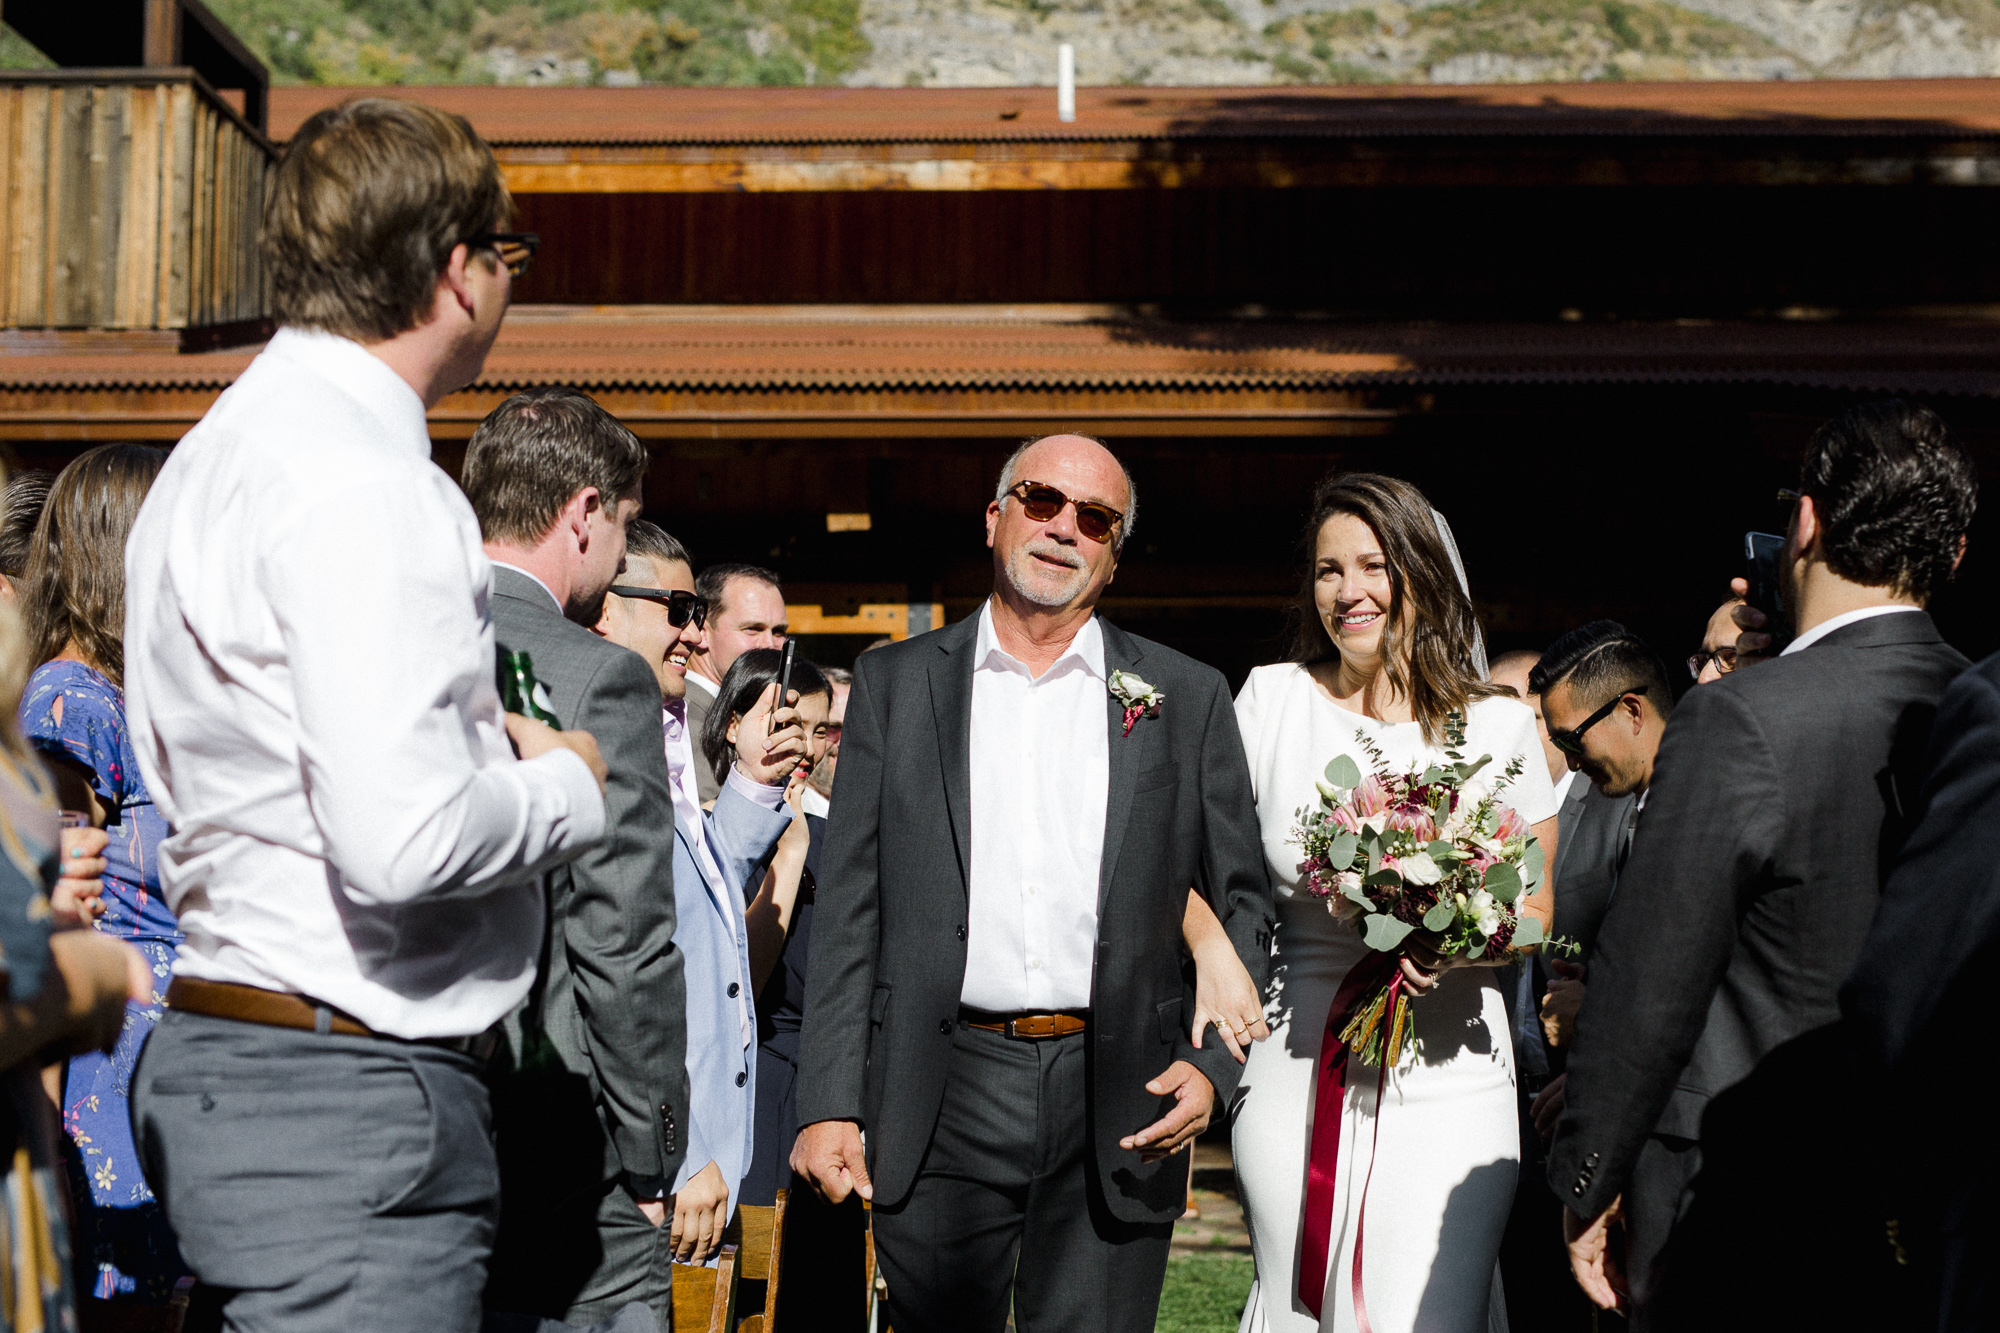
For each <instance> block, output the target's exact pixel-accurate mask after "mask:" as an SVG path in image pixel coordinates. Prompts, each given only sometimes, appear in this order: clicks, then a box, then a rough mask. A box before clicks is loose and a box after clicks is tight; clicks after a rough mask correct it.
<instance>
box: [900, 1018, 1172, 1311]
mask: <svg viewBox="0 0 2000 1333" xmlns="http://www.w3.org/2000/svg"><path fill="white" fill-rule="evenodd" d="M1087 1062H1088V1044H1087V1042H1086V1040H1085V1039H1084V1038H1083V1037H1081V1036H1076V1037H1066V1038H1061V1039H1056V1040H1049V1041H1015V1040H1013V1039H1011V1038H1008V1037H1006V1036H1004V1035H1002V1034H1000V1033H997V1032H986V1031H982V1030H980V1029H978V1028H970V1027H967V1026H966V1025H965V1024H963V1023H960V1024H959V1026H958V1032H957V1034H956V1036H955V1037H954V1038H953V1040H952V1051H951V1069H950V1073H949V1074H948V1075H947V1078H946V1082H945V1091H944V1104H943V1106H942V1107H941V1108H940V1110H939V1112H938V1120H937V1128H936V1129H935V1130H934V1131H933V1132H932V1135H931V1142H930V1147H929V1148H928V1150H927V1151H926V1153H925V1156H924V1162H923V1165H922V1167H921V1168H919V1170H918V1172H917V1179H916V1184H915V1185H914V1186H912V1188H911V1191H910V1195H909V1197H908V1198H907V1199H906V1200H904V1201H903V1202H902V1203H901V1204H899V1205H897V1206H896V1207H893V1208H882V1207H878V1208H877V1209H876V1210H875V1246H876V1255H877V1259H878V1261H879V1264H880V1267H881V1271H882V1275H883V1277H884V1278H885V1279H886V1280H887V1282H888V1286H889V1298H888V1299H889V1323H890V1325H891V1326H892V1327H894V1328H895V1330H896V1333H1000V1330H1001V1329H1003V1328H1005V1327H1006V1324H1007V1304H1008V1300H1007V1298H1008V1295H1009V1292H1010V1291H1011V1292H1012V1294H1013V1298H1014V1325H1015V1327H1016V1328H1017V1329H1018V1330H1020V1333H1097V1331H1098V1330H1102V1331H1103V1333H1152V1329H1153V1324H1154V1320H1155V1317H1156V1316H1157V1314H1158V1312H1159V1305H1160V1286H1161V1284H1162V1283H1163V1282H1164V1281H1165V1280H1166V1272H1167V1247H1168V1244H1169V1243H1170V1242H1171V1241H1172V1239H1173V1224H1172V1223H1171V1222H1163V1223H1160V1224H1158V1225H1156V1226H1140V1225H1134V1224H1131V1223H1127V1222H1121V1221H1119V1220H1117V1219H1116V1218H1114V1217H1112V1216H1111V1213H1110V1210H1109V1209H1108V1208H1106V1207H1105V1204H1104V1195H1103V1190H1102V1188H1101V1186H1100V1185H1099V1182H1098V1179H1097V1169H1096V1165H1095V1156H1096V1155H1095V1153H1094V1151H1093V1149H1092V1144H1091V1126H1090V1109H1089V1103H1088V1088H1089V1078H1088V1071H1087Z"/></svg>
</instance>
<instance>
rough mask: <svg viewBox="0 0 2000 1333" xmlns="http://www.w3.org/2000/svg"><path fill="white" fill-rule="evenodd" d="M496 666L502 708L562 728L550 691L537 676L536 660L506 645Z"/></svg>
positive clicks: (558, 729) (499, 655) (557, 728)
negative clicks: (552, 706)
mask: <svg viewBox="0 0 2000 1333" xmlns="http://www.w3.org/2000/svg"><path fill="white" fill-rule="evenodd" d="M495 665H496V668H497V674H498V676H499V681H498V684H499V686H500V707H501V710H502V711H504V712H508V713H519V714H520V715H521V716H522V717H532V718H534V719H535V720H536V721H538V722H546V723H548V724H549V725H550V726H552V727H554V728H555V729H556V730H557V731H561V730H562V723H560V722H558V721H556V715H555V714H554V713H552V712H550V711H549V706H548V699H549V696H548V692H547V691H546V690H544V689H543V688H542V686H541V682H540V681H538V680H536V679H535V663H534V659H532V658H530V657H529V656H528V655H527V654H526V653H515V652H509V651H507V650H506V649H504V648H503V649H501V650H500V652H499V654H498V661H497V663H496V664H495Z"/></svg>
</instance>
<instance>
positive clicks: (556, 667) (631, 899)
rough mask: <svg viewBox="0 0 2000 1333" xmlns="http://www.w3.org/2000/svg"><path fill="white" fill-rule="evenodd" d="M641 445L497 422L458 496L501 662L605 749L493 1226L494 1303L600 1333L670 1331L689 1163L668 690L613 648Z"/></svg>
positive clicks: (555, 403) (600, 417) (502, 1103)
mask: <svg viewBox="0 0 2000 1333" xmlns="http://www.w3.org/2000/svg"><path fill="white" fill-rule="evenodd" d="M647 463H648V458H647V454H646V448H645V446H644V445H642V444H641V443H640V442H639V441H638V440H637V439H636V438H635V437H634V436H633V435H632V433H631V432H630V431H628V430H626V429H625V428H624V427H623V426H621V425H619V424H618V423H617V422H616V421H615V420H613V419H612V418H611V416H610V414H608V413H606V412H605V411H604V410H603V409H602V408H600V407H599V406H598V405H597V404H596V403H594V402H592V401H591V400H590V399H589V398H588V397H586V396H585V395H583V394H581V393H578V392H576V391H575V390H573V389H564V388H549V389H535V390H531V391H529V392H526V393H521V394H516V395H515V396H514V397H512V398H510V399H508V400H507V401H506V402H504V403H502V404H501V405H500V406H499V407H498V408H495V409H494V411H493V413H492V415H490V416H489V417H487V418H486V420H485V421H484V422H482V423H481V424H480V427H479V429H478V431H477V432H475V433H474V435H473V437H472V442H471V444H470V445H469V446H468V447H467V449H466V455H465V467H464V476H463V485H464V487H465V492H466V495H467V496H468V497H469V498H470V499H471V501H472V507H473V512H474V513H475V514H477V515H478V517H479V527H480V533H481V535H482V536H483V538H484V539H485V543H486V554H487V556H488V557H489V558H490V559H491V560H492V561H493V566H494V568H493V607H492V614H493V627H494V637H495V639H496V641H497V643H498V646H499V649H500V651H501V652H502V653H503V654H504V653H506V652H510V651H511V652H526V653H528V654H530V655H531V656H532V659H533V662H534V668H535V674H536V676H537V678H538V680H539V681H540V683H541V686H542V688H543V689H544V690H545V691H546V693H547V698H548V704H549V707H550V709H551V711H553V712H554V713H555V715H556V716H557V717H558V718H561V719H564V721H565V725H570V726H576V727H582V728H586V729H588V730H589V731H590V732H591V733H592V734H593V735H595V736H596V737H597V743H598V746H599V748H600V750H601V751H602V753H603V755H604V762H605V764H606V766H607V767H608V768H609V770H610V776H609V778H608V779H607V783H606V788H605V811H606V819H605V828H606V832H605V837H604V842H603V844H602V845H601V846H599V847H598V848H597V849H596V850H595V851H594V852H592V853H590V854H589V855H587V856H585V857H583V858H581V859H579V860H578V861H576V862H575V863H574V864H572V865H569V866H566V867H564V868H563V869H562V870H560V871H559V872H557V873H555V874H552V875H551V876H550V877H549V880H548V903H547V910H548V914H549V929H548V934H547V941H548V942H547V944H546V946H545V953H544V955H543V962H542V967H541V969H540V972H539V974H538V976H537V978H536V984H535V988H534V990H533V991H532V992H531V993H530V995H529V998H528V1001H527V1004H526V1006H525V1007H524V1009H523V1010H522V1011H521V1012H520V1013H519V1014H518V1015H517V1016H516V1018H515V1019H514V1020H513V1021H511V1022H510V1024H509V1027H510V1036H511V1037H512V1038H513V1041H512V1043H511V1044H512V1047H513V1054H514V1060H513V1061H512V1064H511V1067H510V1068H504V1069H501V1070H498V1071H496V1073H495V1078H494V1083H495V1088H494V1103H495V1123H496V1134H497V1136H498V1139H499V1145H500V1159H501V1225H500V1239H499V1242H498V1244H497V1246H496V1248H495V1254H494V1261H493V1267H492V1273H493V1280H492V1283H491V1285H490V1286H489V1288H488V1293H487V1303H488V1306H489V1308H492V1309H496V1310H510V1311H519V1312H523V1313H532V1314H537V1315H542V1316H546V1317H549V1318H557V1319H565V1320H567V1321H569V1322H571V1323H589V1322H592V1321H595V1320H602V1319H606V1318H609V1317H610V1316H611V1315H612V1314H613V1313H614V1312H615V1311H616V1310H618V1309H619V1308H620V1307H622V1306H624V1305H626V1304H627V1303H629V1302H632V1301H643V1302H645V1303H646V1304H647V1305H649V1306H651V1307H652V1309H653V1310H654V1312H655V1314H656V1315H657V1316H658V1318H659V1320H660V1323H661V1326H662V1327H665V1326H666V1324H667V1321H668V1318H669V1315H670V1311H671V1307H672V1268H671V1263H672V1260H671V1256H670V1254H669V1251H668V1247H667V1230H666V1228H665V1227H664V1226H663V1225H662V1223H663V1222H664V1221H665V1220H666V1217H667V1213H668V1210H669V1208H670V1207H671V1202H670V1199H669V1195H670V1193H671V1187H672V1185H673V1181H674V1176H675V1173H676V1172H677V1171H678V1170H679V1168H680V1164H681V1159H682V1156H683V1154H684V1151H685V1140H686V1132H685V1126H686V1124H687V1105H688V1084H687V1072H686V1068H685V1065H684V1056H685V1050H686V1040H687V1033H686V998H687V997H686V991H685V983H684V980H683V975H682V973H683V960H682V956H681V954H680V952H679V951H678V950H677V949H676V948H675V947H674V944H673V934H674V876H673V861H674V808H673V801H672V798H671V796H670V794H669V788H668V775H667V761H666V754H665V752H664V750H663V749H662V746H661V738H660V686H659V682H658V680H657V679H656V678H655V676H654V674H653V672H652V671H651V670H650V669H649V668H648V666H647V664H646V662H645V661H644V660H643V659H642V658H640V657H639V656H638V655H637V654H636V653H633V652H630V651H628V650H627V649H624V648H621V647H619V646H618V645H616V644H614V643H611V642H609V641H608V640H606V639H602V638H600V637H598V636H597V635H595V634H593V633H591V632H590V630H589V628H587V627H588V626H593V625H595V624H596V623H597V621H598V619H599V616H600V614H601V612H602V609H603V605H604V598H605V594H606V591H607V590H608V589H609V588H610V586H611V585H612V583H613V582H614V581H616V579H617V576H618V573H619V571H620V570H621V569H622V568H623V565H624V559H625V525H626V523H627V522H628V521H629V520H631V519H632V518H634V517H636V515H637V513H638V509H639V489H640V485H641V482H642V481H643V479H644V477H645V473H646V467H647Z"/></svg>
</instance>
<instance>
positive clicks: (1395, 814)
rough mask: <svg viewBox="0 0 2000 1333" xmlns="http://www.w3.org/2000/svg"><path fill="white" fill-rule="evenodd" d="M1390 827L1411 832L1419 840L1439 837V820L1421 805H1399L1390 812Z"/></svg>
mask: <svg viewBox="0 0 2000 1333" xmlns="http://www.w3.org/2000/svg"><path fill="white" fill-rule="evenodd" d="M1389 827H1390V828H1392V829H1397V830H1399V831H1401V832H1404V833H1407V834H1409V835H1410V836H1411V837H1413V838H1415V839H1416V840H1417V841H1418V842H1429V841H1431V839H1433V838H1435V837H1437V822H1436V821H1435V820H1433V819H1432V818H1431V812H1430V811H1429V810H1428V809H1426V808H1425V807H1424V806H1421V805H1399V806H1397V807H1396V808H1395V809H1394V810H1391V811H1390V812H1389Z"/></svg>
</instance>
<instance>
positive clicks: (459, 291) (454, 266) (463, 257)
mask: <svg viewBox="0 0 2000 1333" xmlns="http://www.w3.org/2000/svg"><path fill="white" fill-rule="evenodd" d="M471 262H472V251H471V250H470V249H468V248H467V247H465V246H464V245H454V246H453V247H452V248H451V258H450V259H447V260H446V261H445V265H444V272H442V273H440V274H438V286H439V287H441V288H442V289H443V290H445V291H446V292H449V293H450V294H451V299H452V300H453V301H455V302H457V304H458V308H459V309H461V310H463V311H464V312H465V313H466V314H468V315H470V314H472V313H473V311H474V307H475V306H476V304H477V303H476V302H475V301H474V300H473V299H472V284H471V283H470V282H468V281H467V280H466V275H465V266H466V265H467V264H469V263H471Z"/></svg>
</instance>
